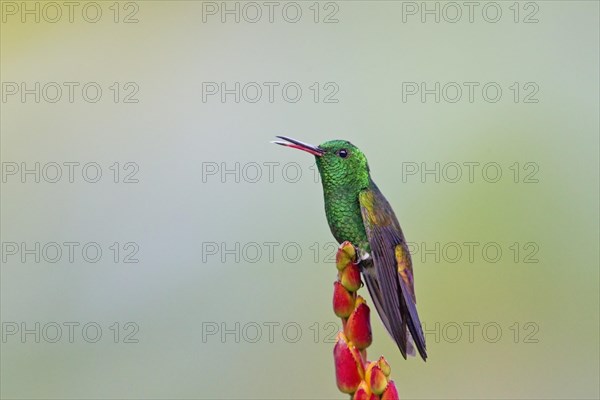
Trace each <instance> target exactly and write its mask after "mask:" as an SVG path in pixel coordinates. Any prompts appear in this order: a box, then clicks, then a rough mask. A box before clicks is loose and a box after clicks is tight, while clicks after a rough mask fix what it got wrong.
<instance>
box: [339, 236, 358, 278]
mask: <svg viewBox="0 0 600 400" xmlns="http://www.w3.org/2000/svg"><path fill="white" fill-rule="evenodd" d="M355 260H356V249H355V248H354V245H353V244H352V243H350V242H348V241H346V242H344V243H342V244H341V245H340V247H339V248H338V251H337V254H336V255H335V265H336V267H337V269H338V270H340V271H342V270H343V269H344V268H346V266H348V265H349V264H353V263H354V262H355Z"/></svg>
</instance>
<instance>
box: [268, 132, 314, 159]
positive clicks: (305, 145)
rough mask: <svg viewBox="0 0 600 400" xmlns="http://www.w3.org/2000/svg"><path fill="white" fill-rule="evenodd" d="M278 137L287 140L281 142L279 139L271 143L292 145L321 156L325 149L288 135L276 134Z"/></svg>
mask: <svg viewBox="0 0 600 400" xmlns="http://www.w3.org/2000/svg"><path fill="white" fill-rule="evenodd" d="M275 137H276V138H279V139H282V140H285V142H280V141H279V140H274V141H272V142H271V143H275V144H278V145H281V146H286V147H291V148H294V149H298V150H303V151H306V152H307V153H310V154H312V155H314V156H317V157H321V156H322V155H323V153H324V152H325V151H323V149H321V148H320V147H318V146H313V145H312V144H308V143H304V142H301V141H299V140H296V139H292V138H289V137H286V136H275Z"/></svg>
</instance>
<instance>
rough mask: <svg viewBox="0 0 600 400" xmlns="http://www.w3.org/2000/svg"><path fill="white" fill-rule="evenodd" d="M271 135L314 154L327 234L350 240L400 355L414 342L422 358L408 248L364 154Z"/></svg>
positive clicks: (336, 144)
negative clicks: (320, 186)
mask: <svg viewBox="0 0 600 400" xmlns="http://www.w3.org/2000/svg"><path fill="white" fill-rule="evenodd" d="M276 137H277V138H278V139H281V141H279V140H276V141H273V142H272V143H275V144H278V145H281V146H286V147H291V148H294V149H298V150H302V151H305V152H307V153H310V154H312V155H313V156H315V160H316V164H317V169H318V170H319V174H320V176H321V183H322V185H323V197H324V200H325V215H326V217H327V222H328V224H329V228H330V230H331V233H332V234H333V236H334V237H335V239H336V240H337V242H338V243H343V242H345V241H349V242H351V243H352V244H353V245H354V246H355V248H357V250H358V254H360V262H359V266H360V270H361V273H362V275H363V277H364V280H365V283H366V285H367V289H368V290H369V294H370V295H371V298H372V299H373V303H374V304H375V308H376V309H377V313H378V314H379V317H380V318H381V321H382V322H383V325H384V326H385V328H386V330H387V331H388V333H389V334H390V336H391V337H392V338H393V339H394V341H395V342H396V345H397V346H398V348H399V349H400V352H401V353H402V356H403V357H404V358H405V359H406V356H407V354H408V355H415V350H414V347H416V348H417V350H418V352H419V354H420V355H421V358H423V360H424V361H425V360H426V359H427V351H426V348H425V336H424V335H423V329H422V327H421V322H420V320H419V315H418V314H417V307H416V297H415V289H414V279H413V269H412V261H411V257H410V252H409V250H408V246H407V244H406V240H405V239H404V234H403V233H402V229H401V228H400V224H399V223H398V219H397V218H396V215H395V214H394V211H393V210H392V207H391V206H390V203H389V202H388V201H387V200H386V198H385V197H384V196H383V194H382V193H381V191H380V190H379V188H378V187H377V185H376V184H375V182H373V179H372V178H371V174H370V170H369V164H368V163H367V158H366V157H365V155H364V154H363V152H362V151H360V149H359V148H358V147H356V146H354V145H353V144H352V143H350V142H348V141H346V140H331V141H328V142H325V143H323V144H320V145H318V146H314V145H311V144H308V143H304V142H301V141H299V140H296V139H292V138H289V137H286V136H276ZM413 343H414V346H413Z"/></svg>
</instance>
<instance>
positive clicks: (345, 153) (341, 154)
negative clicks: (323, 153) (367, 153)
mask: <svg viewBox="0 0 600 400" xmlns="http://www.w3.org/2000/svg"><path fill="white" fill-rule="evenodd" d="M338 156H340V157H342V158H346V157H348V150H346V149H341V150H340V151H338Z"/></svg>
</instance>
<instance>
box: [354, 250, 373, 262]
mask: <svg viewBox="0 0 600 400" xmlns="http://www.w3.org/2000/svg"><path fill="white" fill-rule="evenodd" d="M355 249H356V254H358V261H359V262H360V261H365V260H368V259H370V258H371V254H369V253H368V252H366V251H364V250H362V249H361V248H358V247H355Z"/></svg>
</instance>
